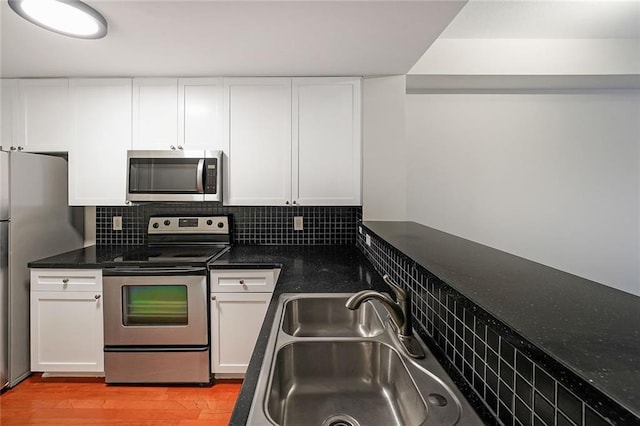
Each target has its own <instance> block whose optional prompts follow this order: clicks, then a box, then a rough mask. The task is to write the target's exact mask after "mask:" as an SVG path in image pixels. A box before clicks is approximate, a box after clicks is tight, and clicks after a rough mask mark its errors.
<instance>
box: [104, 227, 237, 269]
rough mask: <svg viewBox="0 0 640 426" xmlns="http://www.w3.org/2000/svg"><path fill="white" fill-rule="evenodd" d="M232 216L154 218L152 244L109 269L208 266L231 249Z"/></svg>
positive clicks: (129, 253)
mask: <svg viewBox="0 0 640 426" xmlns="http://www.w3.org/2000/svg"><path fill="white" fill-rule="evenodd" d="M230 229H231V227H230V216H188V217H186V216H180V217H177V216H168V217H167V216H162V217H159V216H152V217H151V218H149V225H148V228H147V234H148V240H149V244H148V245H145V246H137V247H133V248H132V249H131V250H129V251H127V252H125V253H124V254H122V255H120V256H118V257H115V258H113V259H112V260H111V261H109V262H107V263H108V264H110V266H112V267H113V266H125V265H126V266H145V265H148V266H153V265H158V264H162V266H172V265H176V266H180V265H198V266H200V265H206V264H207V263H208V262H211V261H212V260H214V259H216V258H217V257H219V256H221V255H222V254H224V253H225V252H227V251H228V250H229V249H230V248H231V232H230Z"/></svg>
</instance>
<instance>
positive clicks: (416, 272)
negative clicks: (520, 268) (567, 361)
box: [356, 234, 638, 426]
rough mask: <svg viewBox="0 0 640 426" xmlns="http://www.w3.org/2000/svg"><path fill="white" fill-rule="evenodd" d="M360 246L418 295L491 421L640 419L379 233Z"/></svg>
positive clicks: (535, 423) (436, 342) (441, 354)
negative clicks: (404, 253) (405, 254)
mask: <svg viewBox="0 0 640 426" xmlns="http://www.w3.org/2000/svg"><path fill="white" fill-rule="evenodd" d="M369 235H370V236H371V244H370V245H367V244H366V242H365V237H364V234H358V236H357V242H356V244H357V246H358V248H359V249H360V250H361V251H362V252H363V253H364V254H365V256H366V257H367V258H368V259H369V260H370V261H371V262H372V263H373V265H374V267H375V268H376V270H377V271H378V272H379V273H380V274H388V275H389V276H390V277H391V279H392V280H394V281H395V282H396V283H398V284H399V285H401V286H402V287H403V288H404V289H405V290H408V291H410V292H411V295H412V306H411V312H412V315H413V317H414V319H415V323H414V327H415V328H416V329H417V330H418V332H419V333H420V334H421V335H422V336H423V337H424V338H425V340H426V341H428V342H430V343H432V344H431V345H430V346H431V347H432V349H434V348H433V346H435V350H434V354H435V355H436V356H437V357H438V358H439V361H440V362H441V363H442V364H443V366H444V367H445V368H446V369H447V370H448V371H449V373H450V375H451V376H452V378H453V379H454V381H455V382H456V384H457V385H458V386H459V387H460V389H461V390H462V391H463V393H465V395H466V396H467V398H468V399H469V401H470V402H471V403H472V404H474V406H475V407H476V409H477V410H478V412H479V414H480V415H481V416H482V417H483V418H484V419H485V421H486V422H487V423H489V424H498V425H508V426H539V425H546V426H571V425H573V426H596V425H611V424H614V425H631V424H638V419H637V418H636V417H635V416H633V415H632V414H631V413H629V412H627V411H626V410H624V409H622V408H621V407H620V406H618V405H617V404H616V403H614V402H613V401H611V400H610V399H608V398H607V397H605V396H604V395H602V394H601V393H600V392H598V391H597V390H595V389H594V388H593V387H591V386H589V385H588V384H585V382H584V381H583V380H582V379H579V378H578V377H577V376H575V375H574V374H573V373H572V372H571V371H569V370H568V369H566V368H565V367H563V366H561V365H560V364H559V363H557V362H556V361H555V360H553V359H552V358H551V357H549V356H548V355H546V354H544V353H543V352H542V351H540V350H539V349H537V348H536V347H534V346H533V345H531V344H530V343H528V342H527V341H525V340H524V339H523V338H522V337H520V336H519V335H517V334H516V333H515V332H514V331H513V330H511V329H510V328H509V327H507V326H506V325H504V324H502V323H500V322H498V321H497V320H496V319H495V318H494V317H492V316H491V315H490V314H488V313H487V312H486V311H484V310H482V309H481V308H479V307H478V306H477V305H475V304H474V303H473V302H471V301H470V300H469V299H467V298H466V297H464V296H463V295H462V294H460V293H459V292H457V291H456V290H454V289H453V288H451V287H450V286H449V285H447V284H446V283H444V282H443V281H441V280H440V279H438V278H437V277H435V276H434V275H432V274H431V273H429V271H427V270H426V269H424V268H423V267H422V266H420V265H418V264H417V263H415V262H414V261H412V260H411V259H409V258H408V257H406V256H404V255H403V254H402V253H400V252H399V251H397V250H396V249H395V248H394V247H392V246H390V245H389V244H388V243H386V242H385V241H384V240H381V239H379V238H377V237H376V236H375V235H373V234H369Z"/></svg>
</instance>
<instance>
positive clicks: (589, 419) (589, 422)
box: [584, 405, 611, 426]
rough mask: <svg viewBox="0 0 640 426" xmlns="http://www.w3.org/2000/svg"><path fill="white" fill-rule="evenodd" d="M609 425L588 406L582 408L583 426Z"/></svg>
mask: <svg viewBox="0 0 640 426" xmlns="http://www.w3.org/2000/svg"><path fill="white" fill-rule="evenodd" d="M610 424H611V423H609V422H607V421H606V420H605V419H604V418H603V417H602V416H600V415H599V414H598V413H596V412H595V411H594V410H593V409H592V408H591V407H589V406H588V405H586V406H585V407H584V426H609V425H610Z"/></svg>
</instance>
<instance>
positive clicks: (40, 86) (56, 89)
mask: <svg viewBox="0 0 640 426" xmlns="http://www.w3.org/2000/svg"><path fill="white" fill-rule="evenodd" d="M18 99H19V102H18V104H19V107H18V130H17V141H14V145H17V146H18V149H21V150H24V151H32V152H64V151H68V150H69V136H70V130H69V126H70V108H69V80H68V79H64V78H59V79H58V78H56V79H47V78H44V79H34V80H20V81H19V82H18Z"/></svg>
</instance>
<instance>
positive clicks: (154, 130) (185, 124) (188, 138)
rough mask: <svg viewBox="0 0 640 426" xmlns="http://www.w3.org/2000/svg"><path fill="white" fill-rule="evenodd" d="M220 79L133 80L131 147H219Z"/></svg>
mask: <svg viewBox="0 0 640 426" xmlns="http://www.w3.org/2000/svg"><path fill="white" fill-rule="evenodd" d="M222 99H223V97H222V79H220V78H180V79H178V78H135V79H133V148H134V149H142V150H148V149H172V150H176V149H188V150H223V151H226V143H224V142H223V139H222V135H223V132H222V124H223V123H222V117H223V115H222V105H223V103H222Z"/></svg>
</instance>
